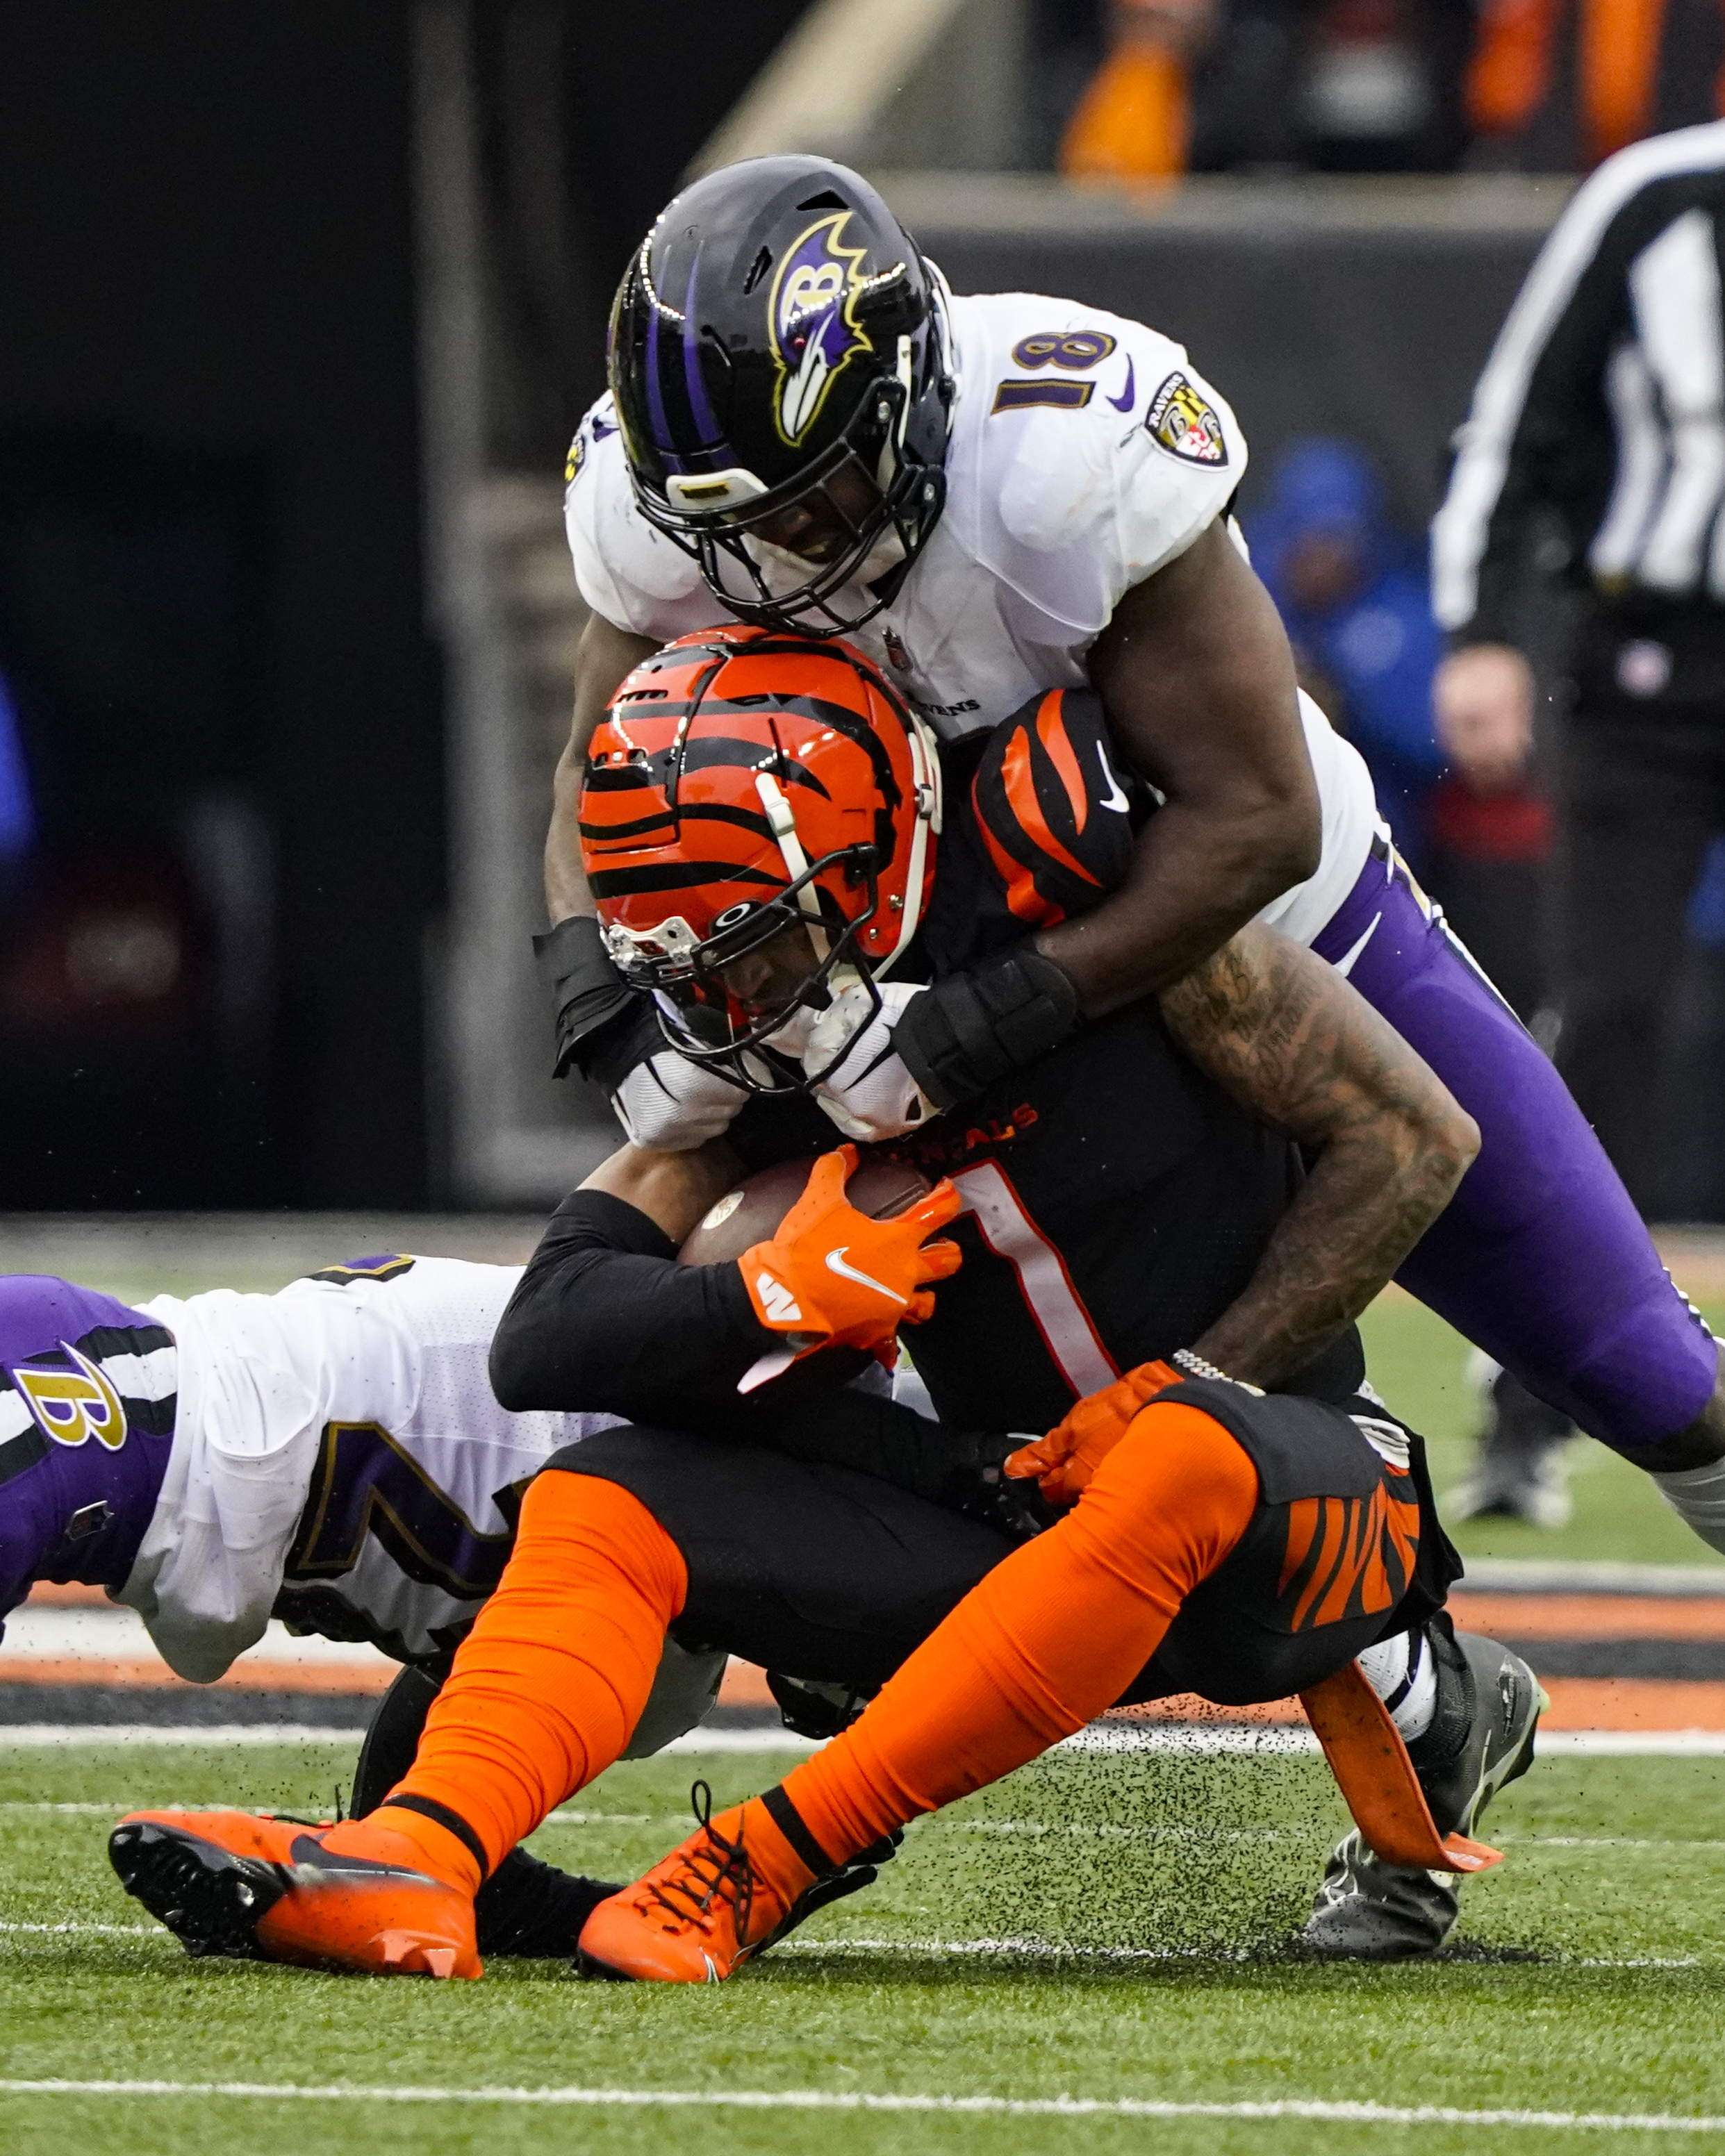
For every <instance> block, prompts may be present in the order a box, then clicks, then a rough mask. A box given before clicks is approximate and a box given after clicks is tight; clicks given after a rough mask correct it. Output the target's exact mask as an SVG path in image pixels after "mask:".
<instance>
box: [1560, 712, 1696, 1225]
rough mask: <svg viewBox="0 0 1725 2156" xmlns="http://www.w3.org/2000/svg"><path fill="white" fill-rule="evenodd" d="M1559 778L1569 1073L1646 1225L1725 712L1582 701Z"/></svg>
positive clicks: (1564, 1044)
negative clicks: (1681, 971)
mask: <svg viewBox="0 0 1725 2156" xmlns="http://www.w3.org/2000/svg"><path fill="white" fill-rule="evenodd" d="M1558 773H1559V783H1558V798H1559V803H1560V812H1561V813H1560V822H1559V832H1560V836H1559V845H1558V884H1557V930H1558V948H1557V960H1558V964H1557V973H1558V1002H1559V1005H1560V1008H1561V1009H1562V1012H1563V1027H1562V1030H1561V1032H1560V1033H1559V1034H1558V1048H1557V1060H1558V1069H1559V1070H1561V1071H1562V1072H1563V1076H1564V1078H1565V1079H1566V1080H1567V1081H1568V1085H1569V1088H1570V1091H1572V1092H1573V1093H1574V1096H1575V1097H1576V1099H1577V1101H1579V1103H1580V1105H1581V1111H1582V1113H1583V1114H1584V1116H1586V1117H1587V1119H1588V1121H1589V1122H1590V1123H1591V1124H1592V1125H1593V1127H1594V1129H1595V1130H1596V1131H1597V1132H1599V1139H1600V1142H1601V1143H1602V1144H1603V1145H1604V1148H1605V1150H1606V1152H1608V1153H1609V1155H1610V1156H1611V1160H1612V1163H1613V1165H1614V1166H1615V1168H1616V1169H1617V1171H1618V1173H1619V1174H1620V1175H1621V1176H1622V1178H1623V1179H1624V1182H1625V1183H1626V1184H1627V1185H1628V1188H1629V1192H1630V1197H1631V1198H1633V1199H1634V1200H1635V1204H1637V1206H1639V1207H1640V1209H1641V1211H1642V1212H1643V1213H1644V1214H1645V1213H1646V1212H1647V1211H1648V1210H1649V1209H1650V1207H1653V1206H1656V1204H1658V1202H1659V1179H1660V1174H1661V1127H1660V1118H1659V1115H1658V1093H1659V1088H1658V1086H1657V1082H1656V1073H1657V1057H1658V1054H1659V1049H1660V1043H1661V1038H1662V1036H1663V1034H1664V1031H1665V1026H1666V1013H1667V1010H1668V1009H1669V1006H1670V1003H1671V992H1672V988H1673V986H1674V983H1675V982H1676V975H1677V970H1678V966H1679V963H1680V962H1681V957H1682V955H1683V947H1684V940H1685V938H1684V927H1685V919H1686V911H1687V907H1688V903H1689V897H1690V894H1691V892H1692V891H1693V890H1694V887H1695V881H1696V877H1697V874H1698V872H1699V870H1700V867H1701V863H1702V855H1703V854H1704V853H1705V851H1706V849H1707V842H1708V840H1709V839H1711V838H1712V835H1713V834H1714V833H1715V832H1717V831H1725V711H1716V710H1714V709H1712V708H1711V707H1708V708H1707V709H1705V710H1695V709H1687V708H1679V709H1673V708H1671V707H1669V706H1661V705H1658V704H1648V705H1646V706H1642V707H1641V708H1640V709H1638V710H1635V711H1632V712H1629V713H1627V714H1626V713H1625V710H1624V708H1623V706H1621V705H1613V706H1609V707H1606V708H1604V709H1594V710H1592V711H1590V710H1589V708H1588V707H1587V706H1586V705H1585V704H1584V705H1583V706H1582V707H1581V708H1580V709H1579V711H1577V713H1576V715H1575V716H1574V718H1573V719H1572V720H1571V721H1570V722H1569V725H1568V729H1567V732H1566V736H1565V738H1564V741H1563V745H1562V748H1561V752H1560V757H1559V764H1558Z"/></svg>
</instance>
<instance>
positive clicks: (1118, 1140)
mask: <svg viewBox="0 0 1725 2156" xmlns="http://www.w3.org/2000/svg"><path fill="white" fill-rule="evenodd" d="M945 772H946V782H947V808H946V828H945V830H944V832H943V834H942V839H941V842H940V854H939V859H938V865H937V874H936V878H935V888H934V896H933V899H932V903H931V906H930V908H929V912H928V916H927V921H926V922H925V923H924V926H923V928H922V932H921V933H920V934H919V936H918V937H917V941H916V945H915V946H913V947H912V949H911V952H908V953H907V954H906V961H905V963H904V965H903V966H902V967H901V968H900V973H901V977H902V978H907V979H911V980H916V979H924V980H932V979H936V978H941V977H942V976H944V975H945V974H947V973H952V972H956V971H958V970H960V969H962V968H966V967H970V966H975V965H978V964H979V963H981V962H984V961H986V960H987V959H988V957H989V956H990V955H991V954H993V953H997V952H999V951H1001V950H1002V949H1004V947H1006V946H1007V945H1009V944H1011V943H1014V942H1018V941H1019V940H1020V939H1021V938H1022V937H1024V936H1025V935H1026V934H1028V933H1029V932H1030V931H1031V930H1032V929H1033V928H1034V927H1037V926H1040V925H1043V924H1045V923H1050V922H1053V921H1059V920H1060V919H1062V918H1064V917H1065V916H1066V915H1068V914H1069V913H1073V912H1079V911H1083V910H1084V907H1085V905H1086V903H1089V904H1094V903H1095V902H1096V900H1097V899H1099V898H1101V896H1104V895H1106V891H1109V890H1111V889H1112V888H1114V887H1115V886H1116V885H1117V884H1118V883H1119V881H1120V880H1121V878H1122V876H1123V875H1124V873H1125V870H1126V865H1127V859H1128V857H1129V855H1130V853H1131V848H1132V834H1133V830H1134V829H1135V827H1136V825H1137V824H1138V823H1139V822H1140V821H1141V820H1142V815H1143V814H1147V813H1150V808H1149V804H1148V803H1147V802H1142V801H1139V800H1137V799H1135V798H1133V796H1132V793H1130V792H1129V790H1128V788H1127V786H1125V785H1123V784H1122V782H1121V779H1120V778H1119V776H1118V775H1117V772H1116V769H1115V767H1114V765H1113V763H1112V761H1111V755H1110V752H1109V747H1108V742H1107V738H1106V729H1105V727H1104V724H1103V720H1102V715H1101V705H1100V702H1099V701H1098V700H1097V699H1096V697H1095V696H1092V695H1091V694H1090V693H1089V692H1088V691H1079V690H1067V691H1055V692H1051V693H1050V695H1049V696H1045V697H1043V698H1041V699H1040V700H1039V701H1038V702H1037V703H1036V704H1034V705H1033V706H1026V708H1025V710H1024V711H1022V712H1020V713H1018V714H1016V715H1015V716H1014V717H1013V718H1011V719H1009V720H1007V721H1005V722H1004V724H1003V725H1002V726H999V727H997V728H996V729H995V730H994V731H993V733H991V734H989V735H988V736H986V737H983V739H982V740H981V741H980V742H967V743H962V744H960V745H958V747H957V748H949V749H948V750H947V752H946V755H945ZM733 1134H734V1136H735V1137H736V1139H737V1142H738V1144H739V1147H740V1149H741V1150H742V1151H743V1152H744V1153H745V1156H746V1157H747V1160H748V1163H749V1165H750V1167H751V1168H760V1167H763V1166H765V1165H767V1164H768V1162H769V1161H772V1160H778V1159H784V1158H791V1157H793V1156H794V1155H796V1154H799V1153H803V1152H809V1153H813V1152H819V1151H822V1150H825V1149H828V1148H829V1147H830V1146H831V1145H832V1143H833V1140H834V1132H833V1128H832V1126H831V1124H830V1123H829V1122H827V1121H826V1119H825V1117H824V1116H821V1115H820V1113H819V1110H818V1109H815V1108H814V1107H813V1105H812V1104H811V1103H809V1102H807V1101H801V1102H799V1103H798V1104H797V1105H796V1106H791V1105H790V1104H788V1103H787V1104H784V1105H783V1106H781V1105H780V1104H778V1103H774V1102H772V1101H762V1102H760V1103H758V1104H757V1105H755V1106H752V1107H751V1108H750V1109H749V1110H747V1111H745V1114H744V1115H743V1116H741V1117H739V1119H738V1122H737V1124H736V1125H734V1126H733ZM870 1150H872V1151H875V1152H880V1153H881V1154H883V1155H886V1156H887V1157H890V1158H895V1159H899V1160H905V1161H909V1162H912V1163H915V1165H916V1167H918V1168H921V1169H922V1172H923V1173H925V1174H926V1175H927V1176H928V1177H929V1178H930V1179H931V1180H934V1179H937V1178H939V1177H941V1176H950V1177H951V1178H952V1181H953V1182H954V1183H955V1184H956V1185H957V1188H958V1190H959V1192H960V1193H961V1195H962V1196H963V1199H964V1200H965V1204H966V1211H965V1213H964V1214H963V1217H962V1218H961V1219H958V1220H957V1222H955V1223H954V1224H953V1225H952V1228H950V1229H947V1231H946V1232H947V1234H949V1235H952V1236H953V1237H954V1238H955V1239H956V1240H957V1241H958V1243H959V1244H960V1245H962V1247H963V1252H964V1263H963V1267H962V1269H961V1270H959V1271H958V1272H957V1274H955V1275H954V1276H952V1278H951V1279H950V1280H947V1281H942V1282H941V1283H940V1285H939V1286H938V1287H937V1290H936V1295H935V1304H936V1308H935V1315H934V1317H932V1319H931V1320H930V1321H929V1322H927V1324H926V1325H922V1326H918V1327H910V1328H907V1329H906V1334H905V1342H906V1347H908V1349H909V1352H910V1354H911V1358H912V1360H913V1361H914V1362H915V1364H916V1369H917V1372H918V1373H919V1375H920V1376H921V1377H922V1378H923V1380H924V1382H925V1383H927V1387H928V1389H929V1392H930V1394H931V1396H932V1399H933V1401H934V1404H935V1407H936V1409H937V1412H938V1414H940V1417H941V1419H942V1421H943V1422H947V1423H949V1424H955V1425H957V1426H959V1427H962V1428H967V1429H972V1430H1025V1431H1042V1430H1048V1429H1051V1428H1052V1427H1053V1425H1054V1424H1055V1423H1056V1422H1058V1421H1059V1420H1060V1418H1061V1416H1062V1415H1064V1414H1065V1412H1066V1410H1067V1409H1069V1408H1070V1406H1071V1405H1072V1404H1073V1402H1074V1401H1075V1400H1076V1399H1081V1398H1083V1397H1084V1395H1085V1394H1088V1393H1092V1392H1095V1391H1096V1390H1097V1389H1098V1388H1100V1387H1101V1386H1103V1385H1106V1384H1108V1383H1111V1381H1112V1380H1113V1379H1114V1378H1116V1377H1117V1376H1118V1375H1119V1374H1120V1373H1122V1371H1125V1370H1128V1369H1131V1368H1132V1367H1133V1366H1134V1365H1136V1364H1137V1363H1144V1362H1148V1361H1151V1360H1153V1359H1154V1358H1157V1357H1158V1356H1163V1357H1165V1356H1167V1355H1168V1354H1170V1353H1173V1350H1174V1349H1175V1348H1177V1347H1186V1346H1189V1344H1190V1343H1191V1342H1192V1341H1193V1340H1194V1338H1196V1337H1197V1336H1198V1335H1199V1334H1200V1333H1201V1332H1204V1329H1205V1328H1206V1327H1208V1326H1209V1325H1210V1324H1212V1323H1213V1322H1214V1321H1215V1319H1216V1318H1218V1317H1219V1316H1220V1315H1221V1313H1222V1312H1223V1311H1224V1310H1225V1309H1226V1308H1227V1307H1228V1306H1229V1305H1230V1303H1231V1302H1233V1301H1235V1298H1236V1297H1237V1296H1239V1295H1240V1292H1241V1291H1242V1290H1243V1289H1244V1288H1245V1285H1246V1283H1247V1281H1249V1280H1250V1277H1251V1275H1252V1272H1253V1270H1254V1268H1255V1266H1256V1265H1257V1262H1258V1260H1259V1258H1260V1255H1261V1254H1262V1252H1263V1250H1264V1247H1265V1245H1266V1243H1267V1241H1268V1240H1269V1238H1270V1235H1271V1232H1272V1230H1273V1229H1274V1228H1275V1226H1276V1222H1277V1221H1278V1220H1279V1219H1281V1215H1282V1214H1283V1213H1284V1212H1285V1211H1286V1209H1287V1206H1288V1204H1289V1202H1290V1200H1291V1198H1292V1196H1293V1193H1294V1192H1295V1191H1296V1189H1297V1188H1298V1187H1299V1183H1300V1178H1301V1164H1300V1160H1299V1156H1298V1152H1297V1151H1296V1148H1295V1147H1293V1146H1292V1145H1291V1144H1289V1143H1288V1142H1286V1140H1285V1139H1283V1138H1281V1137H1277V1136H1276V1135H1275V1134H1274V1133H1273V1132H1270V1131H1268V1130H1266V1128H1265V1127H1264V1126H1263V1125H1261V1124H1260V1123H1259V1122H1256V1121H1255V1120H1254V1118H1253V1117H1252V1116H1250V1114H1248V1113H1247V1111H1245V1109H1243V1108H1241V1107H1240V1106H1238V1105H1237V1104H1236V1103H1235V1101H1232V1100H1231V1099H1230V1098H1229V1096H1227V1095H1226V1094H1224V1092H1223V1091H1221V1090H1220V1088H1219V1086H1215V1085H1214V1083H1213V1082H1212V1081H1210V1080H1209V1078H1207V1077H1206V1076H1205V1075H1204V1073H1203V1072H1201V1071H1200V1070H1198V1069H1197V1068H1196V1067H1195V1066H1194V1065H1193V1064H1192V1063H1190V1062H1189V1060H1187V1059H1186V1057H1185V1056H1184V1055H1183V1054H1182V1053H1181V1052H1180V1050H1178V1048H1177V1047H1176V1046H1175V1045H1174V1043H1173V1040H1172V1039H1171V1038H1170V1037H1169V1034H1168V1030H1167V1028H1166V1027H1165V1026H1164V1024H1163V1021H1162V1018H1161V1015H1160V1014H1159V1012H1158V1009H1157V1007H1156V1004H1154V1002H1153V1001H1145V1002H1143V1003H1140V1004H1132V1005H1130V1006H1128V1007H1127V1009H1124V1010H1121V1011H1117V1012H1115V1013H1113V1014H1111V1016H1109V1017H1107V1018H1105V1019H1099V1020H1096V1021H1095V1022H1093V1023H1090V1024H1084V1025H1081V1027H1080V1028H1079V1029H1078V1030H1077V1032H1076V1034H1073V1035H1072V1036H1071V1038H1070V1039H1068V1040H1067V1041H1066V1042H1065V1045H1063V1046H1061V1047H1060V1048H1059V1049H1057V1050H1055V1051H1054V1053H1053V1054H1051V1055H1049V1056H1047V1057H1045V1059H1044V1060H1042V1061H1041V1062H1040V1063H1038V1064H1036V1065H1034V1066H1033V1067H1032V1068H1030V1069H1029V1070H1025V1071H1023V1072H1019V1073H1018V1074H1016V1075H1012V1076H1010V1077H1009V1078H1006V1079H1004V1080H1003V1081H1000V1082H999V1084H997V1085H996V1086H993V1087H991V1088H990V1089H989V1090H988V1091H987V1092H985V1093H983V1095H982V1096H980V1097H978V1099H976V1100H974V1101H971V1102H969V1103H968V1104H967V1105H965V1106H963V1107H959V1108H955V1109H953V1110H952V1111H950V1112H949V1113H947V1115H945V1116H941V1117H940V1118H939V1119H938V1120H937V1121H936V1122H932V1123H931V1124H929V1125H927V1127H925V1128H924V1129H923V1130H922V1131H921V1132H916V1133H912V1134H908V1135H906V1137H902V1138H898V1139H895V1140H893V1141H892V1142H891V1143H889V1144H886V1145H884V1146H881V1147H875V1148H865V1151H870ZM1363 1369H1364V1366H1363V1358H1362V1357H1361V1354H1360V1351H1359V1347H1358V1337H1357V1336H1350V1337H1349V1338H1348V1339H1347V1340H1345V1341H1344V1342H1341V1343H1339V1345H1338V1347H1337V1348H1334V1349H1332V1350H1331V1351H1329V1352H1328V1353H1327V1354H1326V1355H1325V1356H1324V1357H1322V1358H1320V1360H1319V1363H1318V1364H1316V1365H1314V1366H1313V1367H1312V1369H1311V1370H1310V1371H1309V1372H1307V1373H1301V1378H1300V1379H1299V1380H1297V1381H1296V1383H1295V1384H1294V1385H1292V1386H1291V1387H1290V1388H1289V1389H1292V1390H1300V1391H1310V1392H1314V1393H1317V1394H1319V1395H1320V1396H1322V1397H1325V1398H1331V1399H1338V1400H1339V1399H1347V1398H1348V1397H1349V1396H1350V1395H1351V1394H1353V1390H1354V1389H1355V1387H1356V1386H1357V1385H1358V1382H1359V1380H1360V1378H1362V1377H1363Z"/></svg>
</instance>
